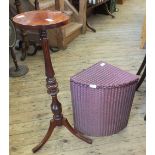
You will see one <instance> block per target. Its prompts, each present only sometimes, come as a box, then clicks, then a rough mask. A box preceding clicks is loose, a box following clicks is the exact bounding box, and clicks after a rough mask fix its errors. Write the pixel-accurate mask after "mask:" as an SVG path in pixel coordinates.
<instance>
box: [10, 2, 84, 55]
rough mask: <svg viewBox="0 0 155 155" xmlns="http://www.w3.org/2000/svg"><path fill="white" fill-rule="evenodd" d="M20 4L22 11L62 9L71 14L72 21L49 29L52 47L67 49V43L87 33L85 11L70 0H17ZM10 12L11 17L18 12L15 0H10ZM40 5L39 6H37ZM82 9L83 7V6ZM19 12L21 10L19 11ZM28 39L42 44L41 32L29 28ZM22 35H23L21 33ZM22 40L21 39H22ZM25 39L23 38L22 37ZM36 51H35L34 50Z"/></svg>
mask: <svg viewBox="0 0 155 155" xmlns="http://www.w3.org/2000/svg"><path fill="white" fill-rule="evenodd" d="M16 1H18V6H19V2H20V4H21V5H20V8H21V9H20V10H22V11H20V12H25V11H31V10H35V9H41V10H47V9H48V10H61V11H62V12H65V13H66V14H67V15H69V16H70V23H69V24H67V25H65V26H62V27H61V28H56V29H52V30H48V31H47V33H48V38H49V46H50V49H51V48H55V47H57V48H59V49H65V48H66V47H67V45H68V44H69V43H70V42H71V41H72V40H73V39H74V38H76V37H77V36H78V35H79V34H81V33H85V31H84V27H85V23H84V20H83V13H82V12H81V13H80V12H78V11H77V10H76V9H75V7H74V6H73V5H72V4H71V2H70V1H69V0H22V1H20V0H16ZM9 3H10V10H11V11H10V12H11V13H10V14H11V17H13V16H15V15H16V14H17V11H16V7H15V5H14V0H10V2H9ZM36 5H38V6H39V7H37V6H36ZM81 10H82V8H81ZM18 13H19V12H18ZM27 33H28V39H29V40H30V42H31V43H32V42H35V43H36V45H38V44H40V42H39V34H38V32H37V31H30V30H28V32H27ZM20 37H21V35H20ZM20 40H21V39H20ZM22 40H23V39H22ZM34 53H35V52H34Z"/></svg>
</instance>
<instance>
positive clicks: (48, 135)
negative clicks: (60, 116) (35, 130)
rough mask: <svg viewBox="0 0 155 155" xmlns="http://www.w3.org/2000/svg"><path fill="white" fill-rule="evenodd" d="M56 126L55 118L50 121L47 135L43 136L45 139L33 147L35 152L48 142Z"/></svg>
mask: <svg viewBox="0 0 155 155" xmlns="http://www.w3.org/2000/svg"><path fill="white" fill-rule="evenodd" d="M55 127H56V124H55V122H54V121H53V120H51V121H50V126H49V129H48V131H47V133H46V135H45V137H44V138H43V140H42V141H41V142H40V143H39V144H38V145H37V146H36V147H34V148H33V149H32V151H33V153H35V152H37V151H38V150H39V149H40V148H41V147H42V146H43V145H44V144H45V143H46V142H47V140H48V139H49V138H50V136H51V134H52V132H53V130H54V128H55Z"/></svg>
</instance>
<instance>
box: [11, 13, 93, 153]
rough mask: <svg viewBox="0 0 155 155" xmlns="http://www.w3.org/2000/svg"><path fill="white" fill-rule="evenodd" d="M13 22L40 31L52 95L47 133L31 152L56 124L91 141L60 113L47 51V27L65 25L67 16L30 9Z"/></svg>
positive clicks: (47, 80)
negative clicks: (51, 117)
mask: <svg viewBox="0 0 155 155" xmlns="http://www.w3.org/2000/svg"><path fill="white" fill-rule="evenodd" d="M13 21H14V23H15V24H16V26H18V27H19V28H21V29H31V30H38V31H40V39H41V42H42V48H43V54H44V61H45V74H46V77H47V78H46V86H47V92H48V94H50V95H51V96H52V104H51V110H52V112H53V114H54V115H53V119H51V121H50V126H49V129H48V132H47V134H46V135H45V137H44V138H43V140H42V141H41V142H40V143H39V145H37V146H36V147H35V148H33V150H32V151H33V152H34V153H35V152H37V151H38V150H39V149H40V148H41V147H42V146H43V145H44V144H45V143H46V142H47V140H48V139H49V137H50V136H51V134H52V132H53V130H54V128H55V127H56V126H62V125H63V126H65V127H66V128H67V129H68V130H69V131H70V132H71V133H72V134H74V135H75V136H77V137H78V138H80V139H82V140H83V141H85V142H87V143H90V144H91V143H92V140H90V139H88V138H85V137H84V136H83V135H82V134H80V133H79V132H78V131H77V130H75V129H74V128H72V127H71V125H70V124H69V122H68V120H67V119H66V118H64V117H63V114H62V106H61V103H60V102H59V101H58V98H57V94H58V92H59V90H58V83H57V81H56V79H55V77H54V75H55V73H54V69H53V67H52V62H51V58H50V53H49V45H48V37H47V32H46V30H47V29H53V28H56V27H60V26H63V25H66V24H67V23H68V21H69V17H68V16H66V15H65V14H64V13H61V12H54V11H49V10H38V11H31V12H27V13H22V14H19V15H16V16H15V17H14V18H13Z"/></svg>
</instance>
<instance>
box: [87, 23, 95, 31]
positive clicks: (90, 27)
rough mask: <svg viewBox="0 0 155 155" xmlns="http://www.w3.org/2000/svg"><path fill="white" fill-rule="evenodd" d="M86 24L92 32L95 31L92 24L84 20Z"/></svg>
mask: <svg viewBox="0 0 155 155" xmlns="http://www.w3.org/2000/svg"><path fill="white" fill-rule="evenodd" d="M86 26H87V27H88V28H89V29H91V30H92V31H93V32H96V30H95V29H94V28H93V27H92V26H90V24H89V23H88V21H86Z"/></svg>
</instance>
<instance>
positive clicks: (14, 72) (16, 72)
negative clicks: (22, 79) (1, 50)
mask: <svg viewBox="0 0 155 155" xmlns="http://www.w3.org/2000/svg"><path fill="white" fill-rule="evenodd" d="M28 71H29V69H28V67H27V66H25V65H22V66H21V65H20V66H18V68H17V69H16V67H11V68H10V69H9V76H10V77H19V76H23V75H25V74H26V73H27V72H28Z"/></svg>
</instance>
